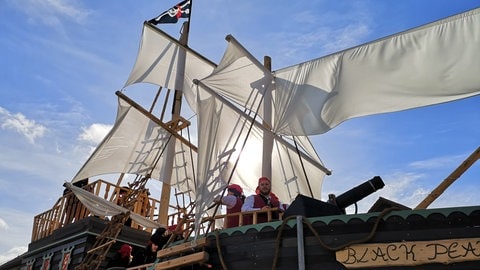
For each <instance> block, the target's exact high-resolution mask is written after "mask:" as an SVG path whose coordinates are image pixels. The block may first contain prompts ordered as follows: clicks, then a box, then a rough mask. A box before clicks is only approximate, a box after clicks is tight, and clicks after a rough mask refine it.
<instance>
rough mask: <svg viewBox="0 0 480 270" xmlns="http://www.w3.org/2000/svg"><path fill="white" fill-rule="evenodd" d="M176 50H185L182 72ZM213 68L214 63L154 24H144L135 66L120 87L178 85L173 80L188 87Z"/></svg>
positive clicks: (171, 86) (171, 87) (173, 86)
mask: <svg viewBox="0 0 480 270" xmlns="http://www.w3.org/2000/svg"><path fill="white" fill-rule="evenodd" d="M180 51H185V52H186V56H185V72H184V73H183V72H180V70H181V69H180V68H179V66H182V65H183V63H182V65H179V61H181V60H182V59H181V57H180V55H181V54H180ZM214 68H215V64H213V63H212V62H210V61H209V60H207V59H206V58H204V57H202V56H200V55H199V54H197V53H195V52H193V51H192V50H190V49H189V50H187V49H185V48H184V47H183V46H181V45H180V44H179V43H178V41H176V40H175V39H174V38H172V37H170V36H168V35H167V34H166V33H164V32H162V31H160V30H158V29H156V28H155V27H153V26H151V25H149V24H144V25H143V31H142V39H141V43H140V48H139V51H138V55H137V60H136V62H135V66H134V67H133V70H132V72H131V73H130V76H129V77H128V80H127V82H126V83H125V86H124V87H127V86H129V85H131V84H134V83H140V82H144V83H152V84H155V85H159V86H162V87H165V88H167V89H173V90H182V89H175V86H176V85H181V84H180V83H179V82H177V80H180V81H181V80H184V82H183V87H184V88H188V87H191V86H192V81H193V80H194V79H198V78H204V77H206V76H207V75H209V74H210V73H211V72H212V70H213V69H214Z"/></svg>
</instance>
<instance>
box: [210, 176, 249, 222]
mask: <svg viewBox="0 0 480 270" xmlns="http://www.w3.org/2000/svg"><path fill="white" fill-rule="evenodd" d="M227 191H228V193H227V195H226V196H223V197H222V198H221V199H220V198H217V199H215V201H216V202H217V203H221V204H224V205H226V206H227V215H228V214H233V213H239V212H241V211H242V206H243V202H244V201H245V196H244V195H243V189H242V187H240V186H239V185H237V184H231V185H229V186H228V188H227ZM239 220H240V219H239V216H238V215H234V216H227V217H226V219H225V224H224V227H225V228H232V227H238V225H239Z"/></svg>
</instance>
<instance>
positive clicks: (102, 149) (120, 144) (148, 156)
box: [72, 98, 197, 197]
mask: <svg viewBox="0 0 480 270" xmlns="http://www.w3.org/2000/svg"><path fill="white" fill-rule="evenodd" d="M158 122H159V120H158ZM158 122H155V121H153V120H152V119H150V118H148V117H147V116H146V115H145V114H144V113H142V112H140V111H139V109H138V108H135V107H133V106H131V105H130V104H128V103H127V102H126V101H124V100H123V99H121V98H119V101H118V114H117V119H116V121H115V125H114V126H113V128H112V130H111V131H110V132H109V133H108V134H107V136H106V137H105V139H104V140H103V141H102V142H101V143H100V145H99V146H98V147H97V148H96V150H95V151H94V153H93V154H92V155H91V156H90V158H89V159H88V160H87V162H86V163H85V164H84V165H83V167H82V168H81V169H80V171H79V172H78V173H77V174H76V175H75V177H74V178H73V180H72V182H76V181H79V180H81V179H85V178H89V177H91V176H96V175H102V174H111V173H129V174H136V175H143V176H145V175H147V174H150V175H151V177H152V178H153V179H158V180H160V181H162V182H165V183H169V184H171V185H173V186H175V187H177V188H178V189H179V190H181V191H183V192H193V191H194V190H195V187H194V184H193V179H194V176H193V169H192V166H193V164H196V157H197V154H196V152H194V151H193V152H192V150H191V148H190V146H188V145H185V143H183V142H181V141H179V142H177V143H176V144H175V147H176V151H175V159H174V165H173V167H174V168H173V174H174V176H175V177H172V178H165V177H164V176H163V172H164V171H165V170H164V168H163V166H164V162H165V155H164V154H163V153H164V152H165V149H166V147H167V144H169V143H171V142H173V141H174V140H177V138H176V137H175V136H173V135H171V134H170V133H169V132H168V131H167V130H165V129H164V128H162V127H161V126H160V125H159V124H158ZM190 195H191V196H192V197H194V193H191V194H190Z"/></svg>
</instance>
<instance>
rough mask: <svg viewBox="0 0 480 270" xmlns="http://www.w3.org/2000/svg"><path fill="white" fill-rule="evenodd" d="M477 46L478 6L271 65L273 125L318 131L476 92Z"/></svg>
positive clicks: (479, 79) (479, 83)
mask: <svg viewBox="0 0 480 270" xmlns="http://www.w3.org/2000/svg"><path fill="white" fill-rule="evenodd" d="M479 49H480V8H478V9H475V10H471V11H468V12H465V13H462V14H459V15H456V16H452V17H449V18H446V19H443V20H440V21H437V22H434V23H430V24H427V25H424V26H422V27H418V28H414V29H412V30H410V31H406V32H402V33H399V34H396V35H392V36H389V37H386V38H383V39H380V40H377V41H373V42H369V43H367V44H365V45H361V46H358V47H354V48H352V49H348V50H344V51H341V52H338V53H335V54H332V55H329V56H326V57H322V58H318V59H315V60H312V61H308V62H305V63H301V64H298V65H295V66H292V67H288V68H284V69H280V70H277V71H275V72H274V75H275V86H276V90H275V93H274V95H273V96H274V99H275V104H276V106H275V108H276V109H277V112H276V113H275V116H276V118H275V123H274V130H275V131H276V132H279V133H281V134H302V135H308V134H310V135H311V134H320V133H325V132H327V131H328V130H330V129H332V128H333V127H335V126H337V125H338V124H340V123H341V122H343V121H345V120H347V119H350V118H353V117H358V116H364V115H371V114H377V113H385V112H394V111H400V110H406V109H410V108H416V107H421V106H427V105H432V104H437V103H442V102H447V101H453V100H457V99H462V98H466V97H470V96H474V95H478V94H480V76H478V70H480V57H479V54H478V51H479ZM278 110H281V111H278Z"/></svg>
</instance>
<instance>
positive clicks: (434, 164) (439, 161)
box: [410, 155, 465, 169]
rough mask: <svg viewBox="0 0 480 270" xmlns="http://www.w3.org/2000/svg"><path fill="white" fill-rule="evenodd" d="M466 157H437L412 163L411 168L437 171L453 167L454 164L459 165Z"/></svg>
mask: <svg viewBox="0 0 480 270" xmlns="http://www.w3.org/2000/svg"><path fill="white" fill-rule="evenodd" d="M464 157H465V156H464V155H455V156H443V157H435V158H432V159H426V160H419V161H415V162H412V163H410V166H411V167H412V168H415V169H437V168H445V167H451V166H452V164H453V165H454V164H459V161H460V160H461V159H462V158H464Z"/></svg>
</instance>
